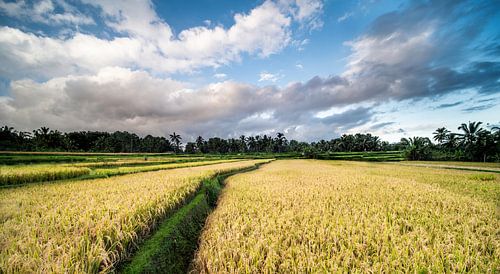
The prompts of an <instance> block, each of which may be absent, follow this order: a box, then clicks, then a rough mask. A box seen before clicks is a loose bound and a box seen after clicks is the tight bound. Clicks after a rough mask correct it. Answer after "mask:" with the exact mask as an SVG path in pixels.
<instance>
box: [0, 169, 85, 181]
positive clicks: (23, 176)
mask: <svg viewBox="0 0 500 274" xmlns="http://www.w3.org/2000/svg"><path fill="white" fill-rule="evenodd" d="M89 173H90V169H89V168H85V167H71V166H57V165H20V166H0V185H16V184H25V183H32V182H41V181H51V180H59V179H68V178H74V177H78V176H82V175H86V174H89Z"/></svg>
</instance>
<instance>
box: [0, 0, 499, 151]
mask: <svg viewBox="0 0 500 274" xmlns="http://www.w3.org/2000/svg"><path fill="white" fill-rule="evenodd" d="M499 26H500V1H498V0H488V1H480V0H473V1H461V0H449V1H448V0H442V1H397V0H390V1H385V0H358V1H343V0H342V1H341V0H325V1H321V0H274V1H271V0H267V1H262V0H260V1H258V0H249V1H234V0H200V1H182V0H180V1H175V0H169V1H140V0H136V1H131V0H123V1H112V0H81V1H80V0H71V1H70V0H41V1H8V0H0V121H1V123H2V124H4V125H8V126H12V127H15V128H16V129H17V130H24V131H30V130H33V129H36V128H39V127H41V126H47V127H49V128H52V129H58V130H60V131H80V130H100V131H115V130H126V131H129V132H135V133H138V134H139V135H141V136H144V135H146V134H152V135H155V136H165V135H167V134H169V133H171V132H174V131H175V132H177V133H180V134H181V136H183V140H184V141H190V140H193V139H194V138H196V136H198V135H202V136H204V137H205V138H207V137H214V136H218V137H223V138H230V137H235V138H236V137H238V136H240V135H247V136H248V135H255V134H271V135H275V134H276V133H277V132H284V133H285V135H286V136H287V138H288V139H296V140H300V141H317V140H320V139H327V140H328V139H332V138H335V137H338V136H340V135H342V134H345V133H347V134H348V133H358V132H359V133H372V134H375V135H378V136H380V137H381V138H382V139H383V140H387V141H390V142H395V141H398V140H399V139H400V138H402V137H412V136H427V137H431V136H432V132H433V131H434V130H435V129H436V128H438V127H443V126H445V127H447V128H449V129H450V130H452V131H456V130H457V127H458V126H459V125H460V124H461V123H463V122H468V121H482V122H484V125H485V126H486V127H488V126H492V125H498V124H500V27H499Z"/></svg>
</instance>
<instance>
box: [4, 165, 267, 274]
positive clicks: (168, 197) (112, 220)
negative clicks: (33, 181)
mask: <svg viewBox="0 0 500 274" xmlns="http://www.w3.org/2000/svg"><path fill="white" fill-rule="evenodd" d="M261 161H262V160H255V161H241V162H232V163H222V164H214V165H207V166H200V167H193V168H181V169H172V170H165V171H157V172H148V173H139V174H132V175H127V176H120V177H112V178H105V179H94V180H85V181H67V182H61V183H58V184H48V185H27V186H24V187H22V188H8V189H0V201H1V203H0V224H1V226H0V246H1V247H2V248H1V249H0V272H2V273H34V272H36V273H54V272H56V273H63V272H64V273H82V272H86V273H96V272H99V271H109V270H112V269H113V268H114V267H115V266H116V264H117V263H118V262H119V261H121V260H122V259H124V258H126V257H127V256H128V255H129V254H130V252H131V251H132V250H134V249H136V248H137V246H138V244H139V243H140V242H141V241H142V239H143V238H144V236H145V235H148V234H149V233H150V232H151V231H152V230H153V229H154V228H155V227H156V226H157V224H158V223H159V222H160V221H161V220H163V219H164V218H165V217H166V216H167V215H168V214H170V213H171V212H173V211H174V210H175V209H176V208H178V207H179V206H180V205H181V204H182V203H184V202H185V201H186V200H187V199H189V197H192V196H193V195H194V194H195V193H196V191H197V189H198V188H199V187H200V184H201V181H202V180H204V179H207V178H210V177H213V176H215V175H216V174H219V173H226V172H231V171H235V170H240V169H244V168H248V167H251V166H253V165H255V164H256V163H259V162H261Z"/></svg>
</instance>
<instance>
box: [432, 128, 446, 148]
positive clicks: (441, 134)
mask: <svg viewBox="0 0 500 274" xmlns="http://www.w3.org/2000/svg"><path fill="white" fill-rule="evenodd" d="M448 133H450V131H449V130H447V129H446V128H445V127H440V128H438V129H436V131H434V132H433V133H432V134H434V140H436V141H437V142H438V143H439V144H442V143H443V142H444V140H446V138H447V136H448Z"/></svg>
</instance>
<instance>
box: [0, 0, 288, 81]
mask: <svg viewBox="0 0 500 274" xmlns="http://www.w3.org/2000/svg"><path fill="white" fill-rule="evenodd" d="M84 2H85V3H86V4H89V5H92V6H94V7H95V8H97V9H99V10H100V12H101V16H102V18H103V19H104V22H105V24H106V25H107V26H108V27H110V28H111V29H113V30H114V31H116V32H118V33H119V34H121V35H120V36H117V37H114V38H111V39H102V38H97V37H95V36H92V35H88V34H82V33H80V32H76V33H74V34H73V35H72V36H70V37H67V38H61V39H60V38H51V37H43V36H40V35H36V34H32V33H28V32H24V31H21V30H19V29H15V28H10V27H1V28H0V48H1V49H2V53H3V56H2V58H5V60H6V62H2V63H1V64H0V69H1V70H3V71H10V72H8V74H7V75H8V76H9V77H10V78H11V79H20V78H23V77H32V78H42V79H49V78H50V77H59V76H64V75H68V74H75V73H81V74H83V73H95V72H97V71H99V70H100V69H101V68H104V67H107V66H126V67H138V68H141V69H148V70H152V71H154V72H156V73H173V72H191V71H193V70H197V69H200V68H203V67H215V68H216V67H219V66H222V65H225V64H228V63H230V62H234V61H239V60H240V59H241V55H242V54H251V55H256V56H259V57H261V58H266V57H268V56H270V55H272V54H275V53H277V52H279V51H281V50H282V49H283V48H284V47H286V46H287V45H288V44H289V42H290V40H291V29H290V26H291V21H292V18H291V15H290V14H286V13H283V12H282V10H281V9H280V7H278V5H277V4H276V3H274V2H272V1H265V2H264V3H263V4H262V5H260V6H257V7H255V8H254V9H252V10H251V11H250V12H249V13H247V14H243V13H237V14H235V15H234V24H233V25H232V26H230V27H229V28H227V29H226V28H224V27H223V26H221V25H218V26H214V27H212V28H209V27H206V26H199V27H193V28H189V29H185V30H183V31H181V32H180V33H179V34H178V35H174V33H173V31H172V30H171V28H170V26H169V25H168V24H167V23H166V22H164V21H163V20H162V19H160V18H159V17H158V15H157V14H156V12H155V11H154V7H153V6H152V3H151V2H141V1H120V4H119V5H117V4H116V2H115V1H92V0H85V1H84ZM2 3H3V2H2ZM42 3H44V2H40V3H39V5H40V7H39V11H38V12H42V13H43V14H46V13H48V11H49V10H52V8H51V7H50V5H47V6H43V5H42ZM47 3H52V2H47ZM4 4H5V3H4ZM9 4H10V3H9ZM4 6H5V5H4ZM7 6H8V7H7V8H5V9H4V10H9V11H12V13H13V12H14V11H15V10H17V6H13V7H11V6H9V5H7ZM20 10H24V9H20ZM11 15H12V14H11ZM51 18H52V20H66V19H67V20H71V18H70V16H69V15H64V14H62V15H57V14H56V15H53V16H52V17H51ZM57 18H58V19H57ZM65 18H66V19H65ZM82 49H85V50H82ZM41 68H48V69H47V70H45V69H41Z"/></svg>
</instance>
